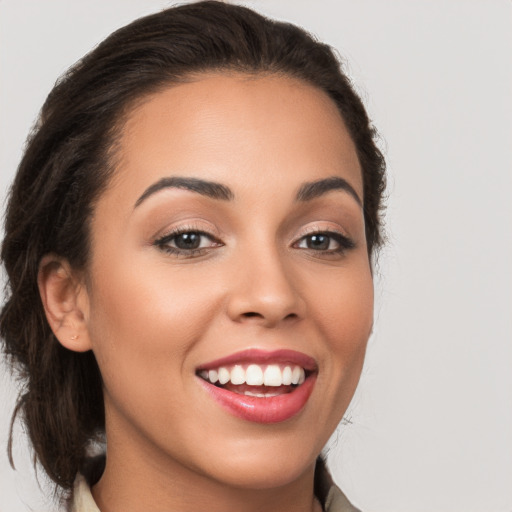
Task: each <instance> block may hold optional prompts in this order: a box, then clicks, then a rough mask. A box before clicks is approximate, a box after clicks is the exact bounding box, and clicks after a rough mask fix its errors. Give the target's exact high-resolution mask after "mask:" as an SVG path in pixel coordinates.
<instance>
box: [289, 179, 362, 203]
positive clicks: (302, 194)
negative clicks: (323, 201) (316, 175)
mask: <svg viewBox="0 0 512 512" xmlns="http://www.w3.org/2000/svg"><path fill="white" fill-rule="evenodd" d="M332 190H344V191H345V192H348V193H349V194H350V195H351V196H352V197H353V198H354V199H355V200H356V202H357V204H358V205H359V206H361V207H362V206H363V202H362V201H361V198H360V197H359V196H358V194H357V192H356V191H355V189H354V187H352V185H351V184H350V183H349V182H348V181H347V180H345V179H343V178H340V177H339V176H331V177H330V178H324V179H321V180H318V181H311V182H309V183H304V184H303V185H302V186H301V187H300V189H299V191H298V192H297V198H296V200H297V201H301V202H302V201H311V200H312V199H316V198H317V197H320V196H323V195H324V194H327V193H328V192H331V191H332Z"/></svg>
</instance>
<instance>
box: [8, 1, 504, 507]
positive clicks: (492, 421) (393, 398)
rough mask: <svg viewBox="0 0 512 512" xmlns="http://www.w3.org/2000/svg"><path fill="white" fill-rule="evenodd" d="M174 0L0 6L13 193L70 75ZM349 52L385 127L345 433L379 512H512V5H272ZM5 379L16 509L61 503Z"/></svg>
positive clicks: (346, 486) (335, 455) (342, 458)
mask: <svg viewBox="0 0 512 512" xmlns="http://www.w3.org/2000/svg"><path fill="white" fill-rule="evenodd" d="M166 5H169V2H165V1H161V0H108V1H105V0H87V1H86V0H81V1H78V0H44V1H41V0H0V191H1V192H0V196H1V197H0V199H2V200H3V198H4V197H5V194H6V191H7V189H8V186H9V183H10V181H11V180H12V178H13V176H14V172H15V169H16V165H17V162H18V161H19V159H20V156H21V153H22V148H23V144H24V140H25V137H26V135H27V133H28V130H29V128H30V126H31V125H32V123H33V122H34V120H35V118H36V115H37V112H38V110H39V108H40V106H41V105H42V103H43V101H44V99H45V97H46V95H47V94H48V92H49V91H50V89H51V87H52V85H53V83H54V82H55V80H56V78H57V77H58V76H59V75H60V74H61V73H62V72H63V71H65V70H66V68H67V67H68V66H70V65H71V64H72V63H73V62H75V61H76V60H77V59H78V58H79V57H81V56H82V55H83V54H84V53H85V52H87V51H88V50H90V49H91V48H92V47H93V46H94V45H95V44H97V43H98V42H100V41H101V40H102V39H103V38H104V37H105V36H107V35H108V34H109V33H110V32H111V31H112V30H114V29H116V28H118V27H120V26H122V25H124V24H126V23H128V22H130V21H131V20H133V19H135V18H136V17H139V16H141V15H144V14H147V13H150V12H154V11H157V10H159V9H161V8H163V7H164V6H166ZM246 5H250V6H253V7H255V8H256V9H257V10H259V11H261V12H263V13H266V14H269V15H271V16H273V17H277V18H281V19H285V20H289V21H292V22H295V23H298V24H300V25H302V26H305V27H307V28H308V29H309V30H310V31H312V32H313V33H314V34H316V35H317V36H318V37H319V38H320V39H321V40H323V41H326V42H328V43H329V44H331V45H333V46H334V47H336V48H337V49H338V51H339V53H340V54H341V56H342V57H343V59H344V60H345V61H346V66H347V70H348V72H349V74H350V76H351V77H352V78H353V80H354V82H355V83H356V84H357V88H358V90H359V92H360V93H361V95H362V97H363V99H364V101H365V103H366V105H367V108H368V110H369V112H370V115H371V117H372V119H373V120H374V122H375V124H376V126H377V127H378V129H379V131H380V133H381V134H382V140H381V147H382V149H383V150H384V152H385V154H386V156H387V161H388V166H389V186H388V194H389V199H388V214H387V225H388V228H387V229H388V237H389V242H388V246H387V248H386V249H385V250H384V252H383V254H382V256H381V258H380V263H379V267H378V269H377V273H376V290H377V307H376V319H375V322H376V323H375V330H374V334H373V336H372V338H371V340H370V344H369V350H368V357H367V361H366V365H365V369H364V371H363V376H362V381H361V383H360V386H359V389H358V392H357V394H356V397H355V398H354V400H353V404H352V407H351V409H350V411H349V412H348V413H347V417H346V421H345V422H344V423H343V424H342V425H341V427H340V428H339V429H338V431H337V433H336V434H335V435H334V436H333V439H332V442H331V445H330V449H329V461H330V465H331V469H332V471H333V473H334V476H335V479H336V481H337V482H338V484H339V485H340V486H341V487H342V488H343V490H344V491H345V492H346V494H347V495H348V496H349V497H350V499H351V500H352V501H353V502H354V503H355V504H356V505H358V506H359V507H360V508H362V509H363V510H364V511H365V512H372V511H375V512H402V511H403V512H405V511H407V512H433V511H435V512H458V511H464V512H511V511H512V319H511V318H512V271H511V268H512V265H511V262H512V201H511V199H510V197H511V195H512V149H511V146H512V99H511V91H512V88H511V86H512V66H511V50H512V16H511V15H512V3H511V2H510V1H509V0H428V1H427V0H421V1H414V2H413V1H409V0H391V1H382V0H359V1H354V0H317V1H301V0H279V1H278V0H254V1H252V2H246ZM1 372H2V373H1V375H0V511H2V512H22V511H27V510H34V511H36V512H42V511H48V510H56V508H55V506H52V505H51V502H50V501H49V499H48V498H44V497H43V492H42V491H41V489H40V487H39V484H40V485H41V487H42V489H43V490H44V491H45V492H46V493H48V491H49V490H51V489H50V488H48V487H47V485H46V483H45V478H44V475H43V474H42V472H40V473H39V484H38V482H37V480H36V477H35V476H34V472H33V470H32V468H31V455H30V451H29V449H28V447H27V443H26V439H25V438H24V436H23V431H22V430H23V429H22V427H21V426H19V425H18V426H17V427H16V429H15V459H16V464H17V468H18V469H17V471H13V470H12V469H11V468H10V466H9V464H8V461H7V457H6V455H5V450H4V447H5V446H6V442H7V435H8V428H9V422H10V416H11V412H12V409H13V406H14V398H15V394H16V387H15V384H14V383H13V382H12V380H11V378H10V376H9V374H8V372H6V370H5V368H4V367H1Z"/></svg>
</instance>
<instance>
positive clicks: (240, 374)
mask: <svg viewBox="0 0 512 512" xmlns="http://www.w3.org/2000/svg"><path fill="white" fill-rule="evenodd" d="M231 384H235V385H240V384H245V371H244V369H243V368H242V367H241V366H239V365H236V366H235V367H234V368H233V369H232V370H231Z"/></svg>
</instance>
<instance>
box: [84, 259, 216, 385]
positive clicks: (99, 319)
mask: <svg viewBox="0 0 512 512" xmlns="http://www.w3.org/2000/svg"><path fill="white" fill-rule="evenodd" d="M100 263H101V262H99V264H98V267H101V264H100ZM135 269H136V266H131V268H128V267H126V266H123V264H122V261H120V260H119V264H118V265H116V266H115V268H112V266H110V268H109V272H108V274H103V275H102V274H101V273H100V272H97V273H96V274H95V276H96V281H95V283H94V285H93V290H94V293H93V295H92V300H91V311H90V322H89V332H90V335H91V340H92V344H93V350H94V353H95V355H96V358H97V360H98V364H99V366H100V369H101V372H102V376H103V379H104V382H105V387H106V388H107V390H108V389H109V387H117V386H119V387H121V386H122V385H125V384H126V382H127V383H128V385H130V383H131V382H132V381H133V380H135V379H136V380H137V381H138V388H137V391H136V392H137V393H139V392H140V393H143V388H142V387H141V386H145V387H147V388H149V387H151V386H152V385H155V386H156V383H157V382H159V383H160V384H159V386H160V387H162V386H163V387H166V386H170V385H171V384H172V382H171V381H172V379H173V378H175V377H176V376H179V375H181V374H183V373H185V370H189V369H188V368H184V366H186V361H187V359H186V355H187V352H188V351H189V350H190V349H191V347H193V346H194V344H195V343H196V342H197V341H198V340H199V339H200V338H201V336H202V334H203V330H204V328H205V326H207V325H208V323H209V319H210V317H211V315H212V314H213V313H212V311H213V310H214V304H215V303H216V297H215V296H214V294H213V292H212V290H213V289H214V288H211V287H210V288H207V289H205V287H203V286H201V283H202V279H201V276H197V277H198V279H196V280H192V281H191V280H188V279H184V277H183V274H180V273H179V272H169V271H168V269H166V268H165V267H163V266H162V265H161V264H160V266H159V265H158V264H157V265H147V266H146V267H145V270H144V271H143V272H142V271H138V272H137V271H136V270H135ZM127 276H129V277H127ZM147 391H148V390H147V389H146V392H147Z"/></svg>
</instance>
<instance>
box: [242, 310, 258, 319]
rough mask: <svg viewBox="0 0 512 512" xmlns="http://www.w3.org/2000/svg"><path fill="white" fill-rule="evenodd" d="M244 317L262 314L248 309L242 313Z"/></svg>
mask: <svg viewBox="0 0 512 512" xmlns="http://www.w3.org/2000/svg"><path fill="white" fill-rule="evenodd" d="M243 316H245V317H246V318H252V317H253V316H258V317H261V316H262V315H260V314H259V313H255V312H254V311H249V312H248V313H244V315H243Z"/></svg>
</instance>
